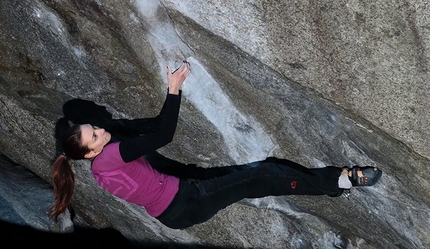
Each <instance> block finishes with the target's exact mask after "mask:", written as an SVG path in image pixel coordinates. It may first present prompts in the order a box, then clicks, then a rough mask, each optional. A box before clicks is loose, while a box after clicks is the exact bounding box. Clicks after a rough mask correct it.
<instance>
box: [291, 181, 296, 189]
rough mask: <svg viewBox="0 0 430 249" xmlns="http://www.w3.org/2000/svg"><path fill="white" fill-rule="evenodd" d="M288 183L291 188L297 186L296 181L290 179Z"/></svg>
mask: <svg viewBox="0 0 430 249" xmlns="http://www.w3.org/2000/svg"><path fill="white" fill-rule="evenodd" d="M290 185H291V188H292V189H296V187H297V181H292V182H291V184H290Z"/></svg>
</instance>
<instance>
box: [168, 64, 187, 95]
mask: <svg viewBox="0 0 430 249" xmlns="http://www.w3.org/2000/svg"><path fill="white" fill-rule="evenodd" d="M190 73H191V70H190V63H188V62H187V61H184V62H183V63H182V65H181V67H179V68H178V69H177V70H176V71H175V72H173V73H172V71H171V69H170V67H169V66H167V82H168V83H169V93H170V94H176V95H177V94H179V89H180V88H181V86H182V84H183V83H184V81H185V79H186V78H187V77H188V75H190Z"/></svg>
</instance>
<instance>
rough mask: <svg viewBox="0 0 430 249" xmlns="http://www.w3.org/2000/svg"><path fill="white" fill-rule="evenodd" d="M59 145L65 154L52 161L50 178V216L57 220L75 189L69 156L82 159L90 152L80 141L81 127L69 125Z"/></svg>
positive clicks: (70, 199) (69, 201)
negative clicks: (52, 198)
mask: <svg viewBox="0 0 430 249" xmlns="http://www.w3.org/2000/svg"><path fill="white" fill-rule="evenodd" d="M61 146H62V147H63V150H64V153H65V155H60V156H59V157H58V158H57V160H55V162H54V168H53V172H52V173H53V174H52V180H53V184H54V205H52V207H51V217H53V218H54V219H55V220H57V218H58V216H59V215H60V214H62V213H63V212H64V211H66V208H67V207H68V206H69V205H70V203H71V201H72V196H73V192H74V189H75V175H74V173H73V171H72V166H71V165H70V163H69V159H68V158H67V157H66V155H67V156H68V157H70V158H71V159H74V160H79V159H84V158H85V154H87V153H88V152H90V149H89V148H88V147H87V146H84V145H82V143H81V127H80V126H79V125H76V126H73V127H71V128H70V129H69V130H68V131H67V132H66V133H65V134H64V136H63V137H62V139H61Z"/></svg>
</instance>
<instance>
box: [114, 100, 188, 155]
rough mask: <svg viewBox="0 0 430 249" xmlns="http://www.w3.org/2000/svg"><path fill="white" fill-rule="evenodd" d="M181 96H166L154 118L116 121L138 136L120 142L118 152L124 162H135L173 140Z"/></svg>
mask: <svg viewBox="0 0 430 249" xmlns="http://www.w3.org/2000/svg"><path fill="white" fill-rule="evenodd" d="M181 96H182V92H181V91H180V92H179V94H178V95H174V94H167V97H166V100H165V102H164V105H163V108H162V109H161V112H160V114H159V115H158V116H157V117H155V118H151V119H140V120H124V119H122V120H117V122H118V124H120V125H121V126H123V127H127V128H128V129H130V130H133V131H134V132H135V133H138V134H140V135H137V136H135V137H132V138H126V139H124V140H122V141H121V142H120V144H119V150H120V154H121V157H122V159H123V161H124V162H131V161H133V160H136V159H137V158H139V157H141V156H144V155H146V154H148V153H150V152H153V151H155V150H157V149H159V148H161V147H163V146H165V145H167V144H168V143H170V142H171V141H172V140H173V136H174V134H175V130H176V126H177V123H178V116H179V108H180V104H181ZM142 134H143V135H142Z"/></svg>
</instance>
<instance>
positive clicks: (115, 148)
mask: <svg viewBox="0 0 430 249" xmlns="http://www.w3.org/2000/svg"><path fill="white" fill-rule="evenodd" d="M123 164H125V163H124V161H123V160H122V158H121V155H120V153H119V142H114V143H110V144H108V145H106V146H105V147H104V148H103V151H102V152H101V153H100V154H99V155H98V156H97V157H96V158H94V160H93V162H92V165H91V170H92V171H110V170H114V169H117V168H118V167H120V166H122V165H123Z"/></svg>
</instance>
